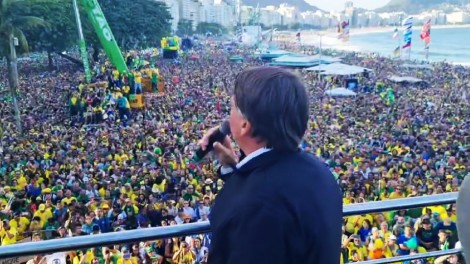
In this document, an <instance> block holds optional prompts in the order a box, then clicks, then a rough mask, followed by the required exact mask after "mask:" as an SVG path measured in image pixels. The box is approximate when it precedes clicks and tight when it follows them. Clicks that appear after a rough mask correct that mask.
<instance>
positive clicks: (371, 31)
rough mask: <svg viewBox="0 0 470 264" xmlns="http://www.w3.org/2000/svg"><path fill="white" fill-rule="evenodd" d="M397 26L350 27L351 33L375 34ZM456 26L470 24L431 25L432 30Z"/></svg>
mask: <svg viewBox="0 0 470 264" xmlns="http://www.w3.org/2000/svg"><path fill="white" fill-rule="evenodd" d="M395 28H396V27H371V28H359V29H354V28H352V29H350V32H349V35H351V36H357V35H365V34H375V33H385V32H391V33H393V31H394V30H395ZM401 28H402V27H398V31H399V32H401V31H402V30H401ZM454 28H470V24H465V25H431V30H433V29H454ZM413 29H414V30H421V26H413Z"/></svg>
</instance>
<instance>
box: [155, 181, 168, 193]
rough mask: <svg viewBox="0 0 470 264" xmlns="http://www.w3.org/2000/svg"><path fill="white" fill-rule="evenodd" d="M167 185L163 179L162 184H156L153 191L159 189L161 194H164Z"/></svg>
mask: <svg viewBox="0 0 470 264" xmlns="http://www.w3.org/2000/svg"><path fill="white" fill-rule="evenodd" d="M165 185H166V179H163V181H162V182H161V183H160V184H156V183H154V184H153V186H152V189H153V188H157V189H158V190H159V191H160V193H163V192H165Z"/></svg>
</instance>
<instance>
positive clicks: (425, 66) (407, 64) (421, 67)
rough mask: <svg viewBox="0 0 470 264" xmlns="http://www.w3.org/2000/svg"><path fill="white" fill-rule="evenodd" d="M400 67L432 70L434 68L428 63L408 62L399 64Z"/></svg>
mask: <svg viewBox="0 0 470 264" xmlns="http://www.w3.org/2000/svg"><path fill="white" fill-rule="evenodd" d="M401 67H402V68H406V69H419V70H433V69H434V67H432V66H431V65H429V64H409V63H405V64H403V65H401Z"/></svg>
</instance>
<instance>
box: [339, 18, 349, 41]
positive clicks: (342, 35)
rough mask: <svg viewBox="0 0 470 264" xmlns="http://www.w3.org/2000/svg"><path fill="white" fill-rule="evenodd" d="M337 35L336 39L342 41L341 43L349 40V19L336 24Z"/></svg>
mask: <svg viewBox="0 0 470 264" xmlns="http://www.w3.org/2000/svg"><path fill="white" fill-rule="evenodd" d="M338 33H339V35H338V39H341V40H343V42H346V41H348V40H349V19H348V21H346V20H345V21H343V22H341V23H340V24H338Z"/></svg>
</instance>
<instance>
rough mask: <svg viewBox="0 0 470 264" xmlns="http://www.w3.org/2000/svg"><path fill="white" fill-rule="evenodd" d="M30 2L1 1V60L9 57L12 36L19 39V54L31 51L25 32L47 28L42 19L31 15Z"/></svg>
mask: <svg viewBox="0 0 470 264" xmlns="http://www.w3.org/2000/svg"><path fill="white" fill-rule="evenodd" d="M29 10H30V8H29V6H28V2H27V1H24V0H0V58H3V57H5V56H6V57H7V58H8V54H9V52H10V35H11V34H13V36H14V37H16V38H18V41H19V45H20V48H19V49H18V51H19V52H27V51H28V50H29V45H28V40H27V38H26V36H25V33H24V32H25V31H26V30H30V29H34V28H38V27H44V26H46V24H47V23H46V22H45V21H44V20H43V19H41V18H40V17H36V16H33V15H30V14H28V13H29Z"/></svg>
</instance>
